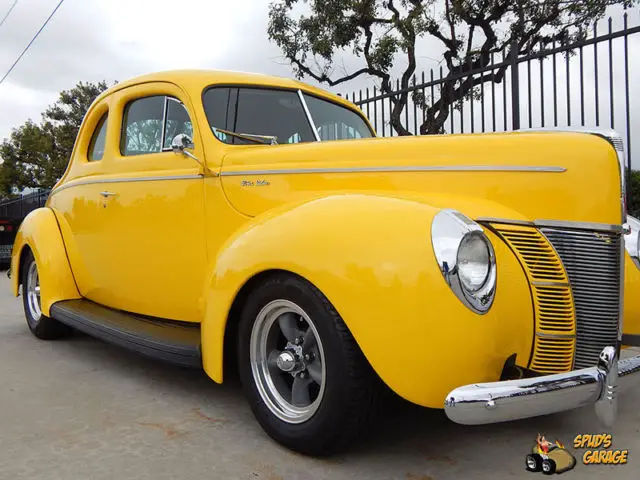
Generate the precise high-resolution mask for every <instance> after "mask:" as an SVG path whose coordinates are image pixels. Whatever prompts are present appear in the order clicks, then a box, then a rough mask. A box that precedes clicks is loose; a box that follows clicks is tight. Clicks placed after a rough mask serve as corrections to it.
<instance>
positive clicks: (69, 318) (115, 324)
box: [50, 299, 202, 368]
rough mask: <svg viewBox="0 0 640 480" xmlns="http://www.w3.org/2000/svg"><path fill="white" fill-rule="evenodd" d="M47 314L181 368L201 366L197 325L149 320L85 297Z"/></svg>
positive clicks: (58, 303) (61, 303)
mask: <svg viewBox="0 0 640 480" xmlns="http://www.w3.org/2000/svg"><path fill="white" fill-rule="evenodd" d="M50 314H51V318H54V319H56V320H58V321H59V322H62V323H64V324H66V325H69V326H70V327H72V328H75V329H77V330H80V331H81V332H84V333H86V334H87V335H91V336H92V337H96V338H99V339H100V340H104V341H106V342H109V343H113V344H116V345H119V346H121V347H124V348H126V349H128V350H132V351H134V352H137V353H140V354H142V355H144V356H147V357H151V358H155V359H158V360H163V361H166V362H170V363H173V364H176V365H181V366H184V367H192V368H201V367H202V357H201V355H200V324H190V323H187V322H175V321H171V320H161V319H149V318H146V317H141V316H138V315H135V314H132V313H125V312H122V311H119V310H112V309H110V308H106V307H103V306H102V305H98V304H97V303H94V302H92V301H90V300H86V299H79V300H64V301H61V302H57V303H55V304H53V305H52V306H51V309H50Z"/></svg>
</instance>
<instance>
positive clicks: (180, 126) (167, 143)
mask: <svg viewBox="0 0 640 480" xmlns="http://www.w3.org/2000/svg"><path fill="white" fill-rule="evenodd" d="M181 133H183V134H185V135H188V136H189V137H191V138H193V124H192V123H191V119H190V118H189V113H188V112H187V109H186V108H185V107H184V105H183V104H182V102H180V101H179V100H177V99H175V98H172V97H167V118H166V123H165V126H164V145H163V146H162V149H163V150H170V149H171V141H172V140H173V138H174V137H175V136H176V135H179V134H181Z"/></svg>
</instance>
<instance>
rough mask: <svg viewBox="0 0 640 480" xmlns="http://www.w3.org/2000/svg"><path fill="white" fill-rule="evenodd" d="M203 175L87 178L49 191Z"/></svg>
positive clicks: (183, 178) (196, 177)
mask: <svg viewBox="0 0 640 480" xmlns="http://www.w3.org/2000/svg"><path fill="white" fill-rule="evenodd" d="M202 178H204V175H196V174H192V175H167V176H164V177H163V176H157V177H124V178H87V179H84V180H78V181H75V182H74V181H71V182H69V183H65V184H63V185H60V186H59V187H56V188H55V189H53V190H52V191H51V193H50V196H51V195H54V194H56V193H58V192H61V191H62V190H66V189H67V188H71V187H77V186H80V185H94V184H100V183H131V182H159V181H162V180H195V179H202Z"/></svg>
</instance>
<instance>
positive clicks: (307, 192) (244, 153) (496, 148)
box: [221, 132, 621, 224]
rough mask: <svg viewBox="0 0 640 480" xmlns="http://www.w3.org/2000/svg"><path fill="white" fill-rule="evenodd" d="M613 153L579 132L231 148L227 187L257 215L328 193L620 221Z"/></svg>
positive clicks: (537, 216) (476, 211) (475, 213)
mask: <svg viewBox="0 0 640 480" xmlns="http://www.w3.org/2000/svg"><path fill="white" fill-rule="evenodd" d="M619 168H620V167H619V163H618V159H617V154H616V151H615V150H614V148H613V147H612V146H611V145H610V144H609V143H608V141H606V140H605V139H603V138H601V137H599V136H596V135H589V134H584V133H575V132H526V133H524V132H523V133H520V132H518V133H498V134H496V133H492V134H475V135H438V136H422V137H396V138H374V139H365V140H344V141H331V142H315V143H305V144H293V145H275V146H271V145H256V146H238V147H232V148H231V149H230V151H229V153H228V154H227V155H226V156H225V157H224V159H223V165H222V169H221V181H222V185H223V188H224V191H225V194H226V195H227V197H228V199H229V201H230V202H231V204H232V205H233V206H234V207H235V208H236V209H237V210H238V211H240V212H241V213H243V214H245V215H249V216H256V215H259V214H261V213H262V212H264V211H266V210H268V209H271V208H274V207H277V206H280V205H282V204H284V203H287V202H296V203H297V202H300V201H304V200H306V199H312V198H318V197H322V196H326V195H334V194H346V193H360V194H361V193H369V194H376V195H394V196H395V195H402V196H404V197H409V198H415V199H418V200H420V201H423V202H428V203H430V204H431V205H433V206H436V207H440V208H455V209H458V210H460V211H462V212H464V213H465V214H467V215H469V216H471V217H472V218H479V217H483V218H487V217H491V218H509V219H517V220H527V221H533V220H543V219H544V220H564V221H578V222H599V223H609V224H619V223H621V205H620V198H621V183H620V172H619Z"/></svg>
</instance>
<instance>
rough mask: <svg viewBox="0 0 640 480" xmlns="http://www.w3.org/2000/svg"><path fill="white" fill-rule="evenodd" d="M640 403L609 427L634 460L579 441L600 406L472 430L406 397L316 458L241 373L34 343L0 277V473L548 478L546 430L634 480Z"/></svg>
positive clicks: (612, 473)
mask: <svg viewBox="0 0 640 480" xmlns="http://www.w3.org/2000/svg"><path fill="white" fill-rule="evenodd" d="M453 353H454V352H452V354H453ZM425 377H426V372H425ZM416 381H421V379H420V378H416ZM639 406H640V388H639V389H638V390H636V391H634V392H631V393H630V394H628V395H626V396H625V397H623V398H622V399H621V401H620V405H619V411H620V417H619V420H618V423H617V424H616V426H615V427H614V428H613V429H612V431H611V432H610V433H612V434H613V446H612V448H620V449H628V450H629V463H628V464H627V465H618V466H599V465H596V466H594V465H584V464H582V454H583V453H584V450H576V449H573V448H571V447H572V445H571V443H572V439H573V437H574V436H575V435H576V434H578V433H600V432H603V429H602V428H601V427H599V425H598V423H597V421H596V419H595V417H594V415H593V413H592V409H591V408H584V409H581V410H578V411H574V412H570V413H564V414H558V415H553V416H549V417H545V418H538V419H530V420H523V421H518V422H512V423H508V424H501V425H491V426H480V427H465V426H460V425H455V424H452V423H450V422H449V421H447V420H446V418H445V417H444V415H443V414H442V413H440V412H438V411H430V410H426V409H423V408H419V407H416V406H413V405H410V404H408V403H406V402H404V401H401V400H399V399H393V400H391V401H390V402H389V405H388V406H387V408H386V409H385V411H384V412H381V413H380V415H379V416H378V418H377V419H376V421H375V424H374V425H373V426H372V427H373V428H372V432H371V433H370V434H369V435H368V437H367V439H366V440H365V441H363V442H362V443H360V444H358V445H357V446H356V447H355V448H354V449H353V450H352V451H350V452H348V453H346V454H343V455H339V456H336V457H332V458H329V459H323V460H317V459H311V458H306V457H303V456H301V455H298V454H294V453H291V452H290V451H288V450H286V449H284V448H282V447H280V446H279V445H277V444H275V443H274V442H272V441H271V440H270V439H269V438H268V437H267V436H266V434H264V433H263V431H262V430H261V429H260V427H259V426H258V424H257V422H256V421H255V420H254V419H253V416H252V414H251V412H250V410H249V408H248V406H247V404H246V403H245V401H244V398H243V396H242V392H241V389H240V387H239V385H238V383H237V381H236V380H233V381H231V382H230V384H228V385H227V384H225V385H216V384H215V383H213V382H212V381H211V380H209V379H208V378H207V377H206V376H205V375H204V373H202V372H200V371H190V370H182V369H180V368H175V367H172V366H167V365H164V364H160V363H155V362H153V361H151V360H147V359H145V358H142V357H139V356H137V355H135V354H132V353H129V352H126V351H124V350H122V349H119V348H117V347H115V346H111V345H108V344H105V343H102V342H100V341H98V340H94V339H92V338H90V337H87V336H85V335H80V334H77V335H75V336H74V337H73V338H71V339H69V340H62V341H55V342H43V341H39V340H37V339H36V338H35V337H33V336H32V335H31V334H30V333H29V330H28V329H27V326H26V323H25V321H24V318H23V314H22V302H21V299H20V298H18V299H16V298H13V297H12V296H11V295H10V292H9V280H8V279H7V278H6V275H5V272H4V271H2V272H0V479H2V480H4V479H7V480H9V479H11V480H13V479H20V480H27V479H46V480H56V479H65V480H75V479H83V480H85V479H96V480H98V479H100V480H102V479H105V480H107V479H109V480H111V479H115V478H117V479H141V480H142V479H147V478H148V479H154V480H161V479H218V478H219V479H247V480H288V479H301V480H313V479H349V480H356V479H367V480H374V479H385V480H389V479H397V480H436V479H437V480H441V479H463V478H480V479H483V478H484V479H496V478H497V479H501V478H539V476H540V475H541V474H534V473H527V472H525V470H524V457H525V455H526V454H527V453H529V451H530V449H531V446H532V444H533V442H534V441H535V437H536V434H537V433H538V432H542V433H545V434H546V435H547V436H548V437H550V439H551V440H554V439H555V438H559V439H560V440H561V441H563V442H564V443H565V444H566V445H567V446H568V447H569V449H570V451H572V452H573V453H574V454H575V456H576V457H577V460H578V464H577V466H576V468H575V469H574V470H573V471H570V472H567V473H565V474H563V477H562V478H569V479H570V478H577V477H578V476H579V477H580V478H594V479H595V478H600V477H601V476H603V475H606V476H607V477H608V478H609V479H627V478H628V479H632V478H633V479H636V478H639V477H640V408H639Z"/></svg>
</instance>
